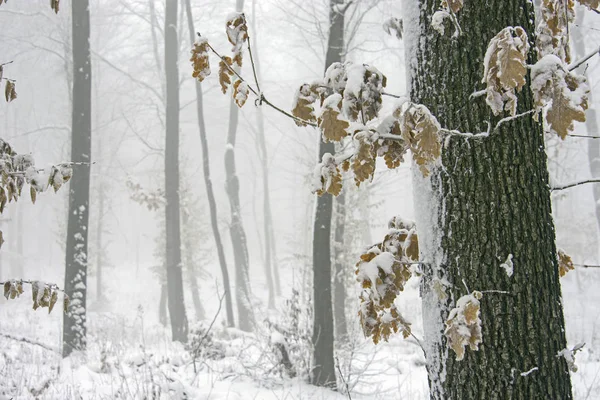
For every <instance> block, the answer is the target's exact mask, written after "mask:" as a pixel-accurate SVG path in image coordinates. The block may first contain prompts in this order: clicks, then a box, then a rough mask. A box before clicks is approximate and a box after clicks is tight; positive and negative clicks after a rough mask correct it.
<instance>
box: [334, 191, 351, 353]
mask: <svg viewBox="0 0 600 400" xmlns="http://www.w3.org/2000/svg"><path fill="white" fill-rule="evenodd" d="M335 205H336V207H335V208H336V213H335V216H336V218H335V238H334V242H335V244H334V249H335V253H334V254H335V256H334V260H335V261H334V265H335V268H334V275H333V300H334V302H333V310H334V316H335V338H336V340H337V341H338V342H339V343H345V342H346V341H347V339H348V327H347V324H346V279H347V276H348V271H346V268H345V262H344V261H345V260H344V230H345V226H346V193H345V192H342V193H340V195H339V196H338V197H337V198H336V202H335Z"/></svg>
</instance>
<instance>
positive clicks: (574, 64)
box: [569, 47, 600, 71]
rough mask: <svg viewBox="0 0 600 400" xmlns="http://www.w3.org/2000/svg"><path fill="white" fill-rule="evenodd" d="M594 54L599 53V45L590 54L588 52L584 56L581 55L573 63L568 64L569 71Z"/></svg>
mask: <svg viewBox="0 0 600 400" xmlns="http://www.w3.org/2000/svg"><path fill="white" fill-rule="evenodd" d="M596 54H600V47H598V48H597V49H596V50H594V51H593V52H591V53H590V54H588V55H586V56H585V57H583V58H582V59H581V60H579V61H576V62H574V63H573V64H570V65H569V71H573V70H574V69H577V68H578V67H579V66H580V65H581V64H583V63H584V62H586V61H587V60H589V59H590V58H592V57H594V56H595V55H596Z"/></svg>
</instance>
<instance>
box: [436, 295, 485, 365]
mask: <svg viewBox="0 0 600 400" xmlns="http://www.w3.org/2000/svg"><path fill="white" fill-rule="evenodd" d="M482 297H483V295H482V293H481V292H477V291H475V292H473V293H471V294H467V295H464V296H462V297H461V298H459V299H458V301H457V302H456V307H454V308H453V309H452V310H451V311H450V313H449V314H448V318H447V319H446V329H445V330H444V335H445V336H446V338H447V339H448V343H449V346H450V348H451V349H452V350H454V352H455V353H456V360H457V361H460V360H462V359H463V358H464V357H465V347H466V346H469V348H470V349H471V350H473V351H476V350H479V344H481V343H482V341H483V338H482V334H481V318H480V311H479V307H480V304H479V300H481V298H482Z"/></svg>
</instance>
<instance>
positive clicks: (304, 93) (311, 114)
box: [292, 83, 318, 126]
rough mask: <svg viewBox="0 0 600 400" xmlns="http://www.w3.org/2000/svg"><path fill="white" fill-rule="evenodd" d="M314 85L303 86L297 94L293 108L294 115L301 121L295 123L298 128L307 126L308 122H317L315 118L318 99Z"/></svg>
mask: <svg viewBox="0 0 600 400" xmlns="http://www.w3.org/2000/svg"><path fill="white" fill-rule="evenodd" d="M313 87H314V86H313V85H309V84H306V83H305V84H303V85H302V86H300V88H299V89H298V91H297V92H296V98H295V101H294V105H293V108H292V115H293V116H294V117H296V118H299V119H300V120H297V119H295V120H294V122H295V123H296V125H298V126H307V124H306V123H304V122H302V121H307V122H317V118H316V117H315V107H314V103H315V101H316V100H317V98H318V95H317V93H316V91H315V90H314V89H313Z"/></svg>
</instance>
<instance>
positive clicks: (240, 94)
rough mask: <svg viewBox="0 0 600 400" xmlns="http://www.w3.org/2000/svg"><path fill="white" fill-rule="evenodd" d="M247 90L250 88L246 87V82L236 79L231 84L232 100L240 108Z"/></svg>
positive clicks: (246, 97) (246, 95)
mask: <svg viewBox="0 0 600 400" xmlns="http://www.w3.org/2000/svg"><path fill="white" fill-rule="evenodd" d="M249 92H250V90H249V89H248V84H247V83H246V82H244V81H242V80H240V79H238V80H237V81H235V83H234V84H233V100H234V101H235V104H237V106H238V107H239V108H242V107H243V106H244V104H246V100H248V93H249Z"/></svg>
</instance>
